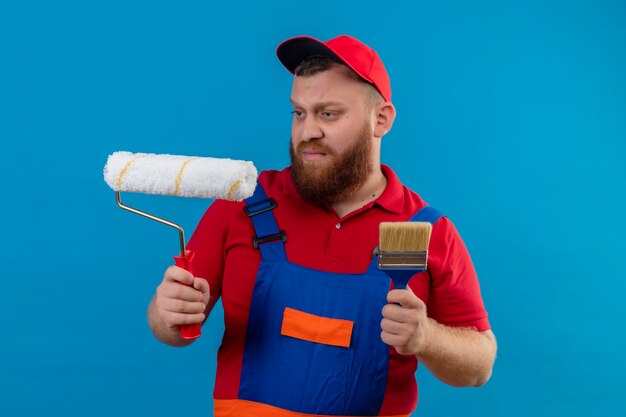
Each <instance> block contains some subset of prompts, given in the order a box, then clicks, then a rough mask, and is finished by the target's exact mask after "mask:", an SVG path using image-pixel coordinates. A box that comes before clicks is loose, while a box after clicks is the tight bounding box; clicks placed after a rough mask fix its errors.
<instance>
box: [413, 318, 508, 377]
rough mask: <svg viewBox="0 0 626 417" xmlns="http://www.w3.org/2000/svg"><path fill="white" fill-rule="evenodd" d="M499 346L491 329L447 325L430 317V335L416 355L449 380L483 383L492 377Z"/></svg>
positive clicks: (428, 366)
mask: <svg viewBox="0 0 626 417" xmlns="http://www.w3.org/2000/svg"><path fill="white" fill-rule="evenodd" d="M496 349H497V348H496V341H495V337H494V336H493V333H492V332H491V331H486V332H479V331H476V330H474V329H468V328H459V327H456V328H455V327H448V326H445V325H442V324H439V323H437V322H436V321H435V320H433V319H428V336H427V338H426V343H424V345H423V346H422V349H421V351H420V352H419V353H418V354H417V358H418V360H419V361H420V362H422V363H423V364H424V366H426V367H427V368H428V369H429V370H430V371H431V372H432V373H433V375H435V376H436V377H437V378H438V379H440V380H441V381H443V382H445V383H446V384H449V385H453V386H459V387H461V386H480V385H483V384H484V383H486V382H487V381H488V380H489V378H490V377H491V371H492V369H493V363H494V361H495V357H496Z"/></svg>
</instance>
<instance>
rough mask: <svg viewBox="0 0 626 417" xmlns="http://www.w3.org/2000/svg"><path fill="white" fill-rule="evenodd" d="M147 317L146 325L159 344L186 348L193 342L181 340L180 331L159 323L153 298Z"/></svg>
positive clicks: (161, 322)
mask: <svg viewBox="0 0 626 417" xmlns="http://www.w3.org/2000/svg"><path fill="white" fill-rule="evenodd" d="M147 315H148V324H149V325H150V329H151V330H152V333H153V334H154V337H156V338H157V339H158V340H160V341H161V342H163V343H165V344H167V345H170V346H175V347H182V346H187V345H189V344H191V343H192V342H193V340H188V339H183V338H182V337H181V336H180V329H179V328H178V327H173V328H172V327H170V326H168V325H167V324H165V323H163V321H161V319H160V318H159V315H158V312H157V308H156V304H155V298H152V301H150V305H149V306H148V314H147Z"/></svg>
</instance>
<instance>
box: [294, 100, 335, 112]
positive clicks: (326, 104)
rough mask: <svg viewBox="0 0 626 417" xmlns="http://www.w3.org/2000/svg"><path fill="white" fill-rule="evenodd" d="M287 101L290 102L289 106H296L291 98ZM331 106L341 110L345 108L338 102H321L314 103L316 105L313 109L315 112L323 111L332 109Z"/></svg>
mask: <svg viewBox="0 0 626 417" xmlns="http://www.w3.org/2000/svg"><path fill="white" fill-rule="evenodd" d="M289 101H290V102H291V104H293V105H294V106H297V105H298V104H297V103H296V102H295V101H293V99H292V98H290V99H289ZM332 106H336V107H342V108H343V107H345V105H344V104H343V103H341V102H339V101H323V102H321V103H316V104H315V105H314V106H313V108H314V109H315V110H320V109H323V108H325V107H332Z"/></svg>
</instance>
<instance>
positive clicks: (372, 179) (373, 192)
mask: <svg viewBox="0 0 626 417" xmlns="http://www.w3.org/2000/svg"><path fill="white" fill-rule="evenodd" d="M386 187H387V178H385V176H384V175H383V172H382V170H381V169H380V165H377V166H376V168H375V169H374V172H372V174H371V175H370V176H369V177H368V178H367V180H366V181H365V183H364V184H363V185H362V186H361V187H359V188H358V189H357V190H356V191H355V192H353V193H352V194H351V195H350V196H348V197H347V198H345V199H344V200H342V201H339V202H337V203H335V204H333V206H332V207H333V209H334V210H335V211H336V212H337V214H338V215H339V217H343V216H345V215H346V214H348V213H351V212H353V211H354V210H358V209H360V208H361V207H363V206H364V205H366V204H368V203H370V202H372V201H374V200H376V199H377V198H378V197H380V195H381V194H382V193H383V191H385V188H386Z"/></svg>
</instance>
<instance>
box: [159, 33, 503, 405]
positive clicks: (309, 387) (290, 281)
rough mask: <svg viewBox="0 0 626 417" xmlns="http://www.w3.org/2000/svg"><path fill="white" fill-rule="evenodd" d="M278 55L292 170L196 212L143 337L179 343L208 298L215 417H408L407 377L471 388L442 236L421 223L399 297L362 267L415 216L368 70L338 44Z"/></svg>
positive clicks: (451, 241) (475, 337) (384, 101)
mask: <svg viewBox="0 0 626 417" xmlns="http://www.w3.org/2000/svg"><path fill="white" fill-rule="evenodd" d="M277 55H278V57H279V59H280V60H281V62H282V63H283V64H284V65H285V67H287V69H288V70H289V71H291V72H293V73H294V74H295V76H294V79H293V86H292V92H291V103H292V105H293V123H292V130H291V142H290V155H291V162H292V165H291V167H288V168H286V169H284V170H283V171H280V172H278V171H266V172H263V173H261V175H260V176H259V185H258V186H257V190H256V191H255V195H254V196H253V197H252V198H251V199H249V200H247V201H246V202H243V203H235V202H228V201H221V200H218V201H216V202H215V203H214V204H213V205H212V206H211V207H210V208H209V209H208V210H207V212H206V213H205V215H204V216H203V218H202V220H201V221H200V223H199V225H198V227H197V229H196V231H195V232H194V234H193V236H192V238H191V239H190V242H189V245H188V248H189V249H190V250H192V251H193V252H194V253H195V258H194V262H195V265H194V267H193V268H192V269H193V271H194V272H195V275H196V277H194V276H193V275H192V274H191V273H189V272H187V271H185V270H183V269H180V268H177V267H175V266H172V267H170V268H168V269H167V271H166V272H165V275H164V277H163V281H162V283H161V284H160V285H159V287H158V289H157V292H156V295H155V297H154V299H153V301H152V302H151V304H150V307H149V314H148V316H149V323H150V326H151V328H152V330H153V332H154V334H155V336H156V337H157V338H158V339H159V340H161V341H163V342H165V343H168V344H170V345H174V346H184V345H186V344H189V343H191V341H188V340H184V339H182V338H181V337H180V335H179V331H178V326H180V325H184V324H193V323H200V322H203V321H204V320H205V319H206V317H207V316H208V314H209V313H210V312H211V309H212V308H213V306H214V305H215V303H216V302H217V300H218V298H219V297H222V304H223V307H224V321H225V333H224V337H223V341H222V345H221V347H220V350H219V352H218V368H217V376H216V383H215V392H214V400H215V415H216V416H238V417H240V416H248V415H250V416H258V415H262V416H263V415H268V416H285V417H287V416H289V417H291V416H303V415H311V414H314V415H345V416H348V415H387V416H392V415H393V416H400V415H402V416H407V415H409V414H410V413H411V412H412V411H413V410H414V409H415V407H416V404H417V385H416V381H415V376H414V374H415V370H416V367H417V362H418V361H419V362H421V363H423V364H424V366H426V367H427V368H428V369H429V370H430V371H431V372H432V373H433V374H434V375H435V376H436V377H437V378H439V379H440V380H442V381H443V382H445V383H447V384H450V385H454V386H479V385H482V384H484V383H485V382H486V381H487V380H488V379H489V377H490V375H491V370H492V367H493V362H494V358H495V353H496V343H495V339H494V336H493V334H492V332H491V331H490V327H489V323H488V321H487V314H486V312H485V310H484V307H483V302H482V299H481V296H480V290H479V285H478V280H477V277H476V273H475V271H474V268H473V265H472V263H471V260H470V258H469V255H468V253H467V250H466V248H465V246H464V244H463V242H462V240H461V238H460V237H459V235H458V233H457V232H456V230H455V228H454V226H453V225H452V223H451V222H450V221H449V220H448V219H447V218H445V217H436V218H434V219H431V220H430V221H431V222H432V223H434V225H433V231H432V237H431V242H430V246H429V261H428V263H429V269H428V271H425V272H421V273H418V274H416V275H415V276H413V277H412V279H411V281H410V282H409V286H408V287H407V289H393V286H392V284H391V280H390V279H389V277H388V276H387V275H386V274H385V273H384V272H382V271H379V270H378V269H377V268H376V263H375V259H374V260H373V259H372V251H373V249H374V248H375V247H376V245H377V243H378V226H379V223H380V222H381V221H408V220H409V219H411V218H413V219H415V218H416V217H413V216H414V215H416V213H419V212H424V211H422V210H421V209H423V208H424V207H425V206H426V203H425V202H424V201H423V200H422V199H421V198H420V197H419V196H418V195H417V194H415V193H414V192H412V191H410V190H409V189H407V188H406V187H404V186H403V185H402V184H401V183H400V181H399V179H398V178H397V177H396V175H395V174H394V172H393V171H392V170H391V169H390V168H389V167H387V166H384V165H381V163H380V147H381V140H382V137H383V136H384V135H385V134H386V133H387V132H388V131H389V130H390V129H391V127H392V125H393V121H394V118H395V108H394V106H393V104H392V103H391V88H390V83H389V77H388V75H387V72H386V70H385V68H384V66H383V63H382V61H381V60H380V58H379V57H378V55H377V54H376V52H375V51H373V50H372V49H371V48H369V47H368V46H367V45H365V44H363V43H361V42H360V41H358V40H356V39H354V38H351V37H348V36H339V37H337V38H334V39H331V40H329V41H327V42H322V41H319V40H316V39H313V38H310V37H297V38H292V39H289V40H287V41H285V42H283V43H282V44H281V45H280V46H279V47H278V49H277ZM416 216H419V214H417V215H416ZM199 277H202V278H199ZM183 284H184V285H183Z"/></svg>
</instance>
